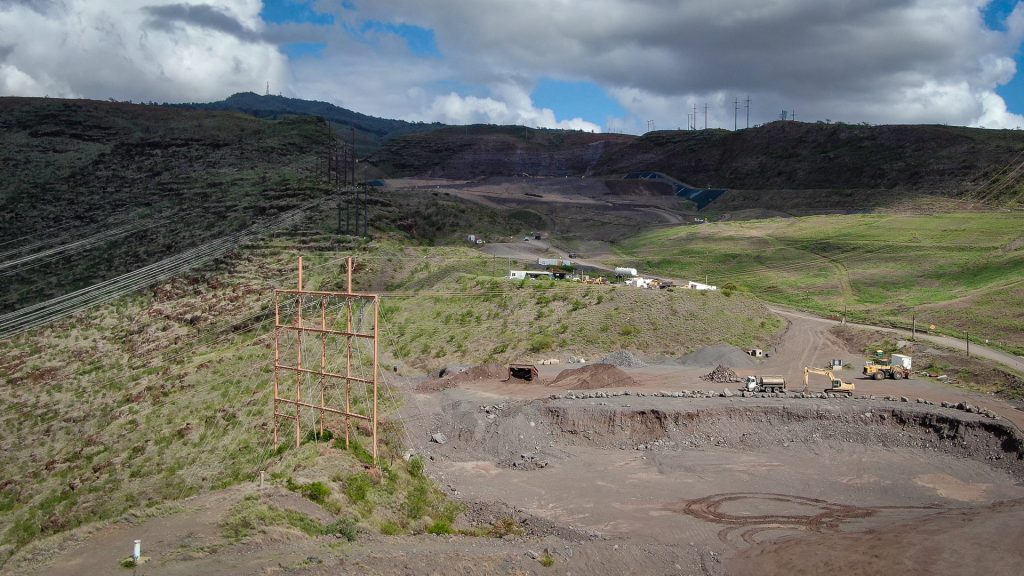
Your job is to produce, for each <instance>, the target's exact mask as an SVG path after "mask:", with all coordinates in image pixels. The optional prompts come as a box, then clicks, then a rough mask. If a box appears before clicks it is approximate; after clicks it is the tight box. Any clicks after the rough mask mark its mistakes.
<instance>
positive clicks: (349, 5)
mask: <svg viewBox="0 0 1024 576" xmlns="http://www.w3.org/2000/svg"><path fill="white" fill-rule="evenodd" d="M397 4H399V5H401V4H402V3H401V2H398V3H397ZM1016 4H1017V1H1016V0H994V1H993V2H991V3H990V4H989V5H988V6H986V7H985V8H984V10H983V11H982V18H983V21H984V26H985V27H987V28H989V29H991V30H997V31H1001V32H1006V30H1007V25H1006V21H1007V17H1008V16H1009V15H1010V14H1011V12H1012V11H1013V8H1014V7H1015V5H1016ZM366 5H368V3H366V2H359V1H358V0H346V1H344V2H342V3H340V9H339V7H338V4H337V3H335V4H333V5H331V6H333V8H334V9H335V12H334V13H331V12H321V11H318V6H325V9H329V7H326V5H322V4H318V3H317V2H316V1H314V0H308V1H307V0H265V1H264V7H263V10H262V12H261V17H262V18H263V19H264V20H265V21H266V22H268V23H270V24H271V25H287V24H293V25H294V24H302V25H309V26H316V27H324V28H329V29H331V30H332V34H335V35H340V36H346V37H347V38H346V40H348V41H355V42H359V43H361V44H364V45H365V46H367V47H369V48H370V49H372V48H373V46H374V45H375V43H377V42H379V41H380V38H381V37H382V36H388V37H391V38H398V39H401V40H402V41H403V42H404V43H405V46H406V48H407V50H408V53H409V55H410V56H412V57H414V58H419V59H422V60H423V61H424V62H425V63H426V64H425V65H428V66H429V65H431V64H430V62H431V61H433V62H434V64H435V65H436V64H443V63H446V62H448V61H450V60H451V59H452V57H464V55H459V54H450V53H449V54H446V53H445V52H444V50H443V49H442V48H441V47H439V42H438V38H437V35H438V31H436V30H434V29H433V28H431V27H429V26H428V25H426V24H422V25H421V24H414V23H411V21H412V20H413V19H412V18H405V17H393V18H389V17H391V16H393V14H387V13H383V14H382V15H383V17H382V18H378V17H376V14H378V13H379V12H378V13H375V14H374V15H368V16H366V17H365V18H360V17H359V16H360V14H361V12H362V11H363V10H364V8H365V6H366ZM523 9H524V10H525V9H526V6H525V5H524V7H523ZM339 19H340V20H341V21H340V22H339ZM328 42H329V40H328V41H292V42H286V43H282V44H281V45H280V48H281V50H282V51H283V52H284V53H285V54H287V55H288V57H289V58H290V59H292V60H301V59H309V58H320V57H322V53H323V50H324V49H325V48H326V46H327V44H328ZM442 45H443V43H442ZM1011 56H1012V58H1013V59H1014V60H1015V61H1016V62H1017V66H1018V67H1019V68H1024V58H1022V55H1021V53H1020V50H1019V48H1018V49H1017V50H1015V51H1013V54H1012V55H1011ZM553 58H557V55H553ZM516 73H517V75H518V76H520V78H519V81H518V84H519V85H520V87H522V88H523V90H524V92H525V93H526V94H527V95H528V96H529V99H530V101H531V104H532V106H533V107H534V108H536V109H549V110H550V111H553V113H554V117H555V118H556V119H557V120H564V119H569V118H579V119H583V120H586V121H588V122H590V123H592V124H593V125H596V126H599V127H601V128H602V129H608V128H615V127H617V125H622V123H623V121H624V119H627V118H629V117H630V116H631V115H632V116H633V118H632V121H633V123H634V127H635V126H636V125H638V124H639V123H640V121H641V117H638V116H636V114H635V113H631V111H630V110H627V108H626V107H625V106H624V105H623V102H628V101H629V93H628V92H629V87H618V88H619V89H618V90H617V91H616V90H615V88H616V87H612V89H611V90H610V89H609V87H608V85H607V84H602V83H601V82H600V81H598V80H595V79H591V78H587V77H586V76H585V75H579V76H576V77H574V76H573V75H565V74H558V73H556V71H554V70H537V71H536V73H535V74H530V73H529V72H526V73H525V74H524V72H523V71H516ZM522 76H525V78H523V77H522ZM451 87H454V88H453V90H454V91H453V92H451V94H456V93H457V95H458V97H459V98H461V99H462V100H460V101H462V102H465V101H467V100H468V101H471V102H472V103H473V104H474V105H476V106H478V107H484V106H486V105H488V104H490V102H486V101H485V100H486V98H487V97H486V95H487V93H488V90H487V89H486V88H485V87H483V86H481V85H478V84H476V83H474V82H473V81H472V79H470V78H465V77H454V78H444V79H439V80H437V81H436V82H435V83H434V84H433V85H432V88H434V89H437V90H439V91H440V92H443V91H444V90H446V89H448V88H451ZM993 88H994V91H995V93H996V94H998V95H999V96H1001V97H1002V99H1003V100H1004V101H1005V106H1006V109H1007V110H1008V112H1011V113H1021V112H1024V74H1016V75H1015V76H1014V77H1013V79H1012V80H1010V81H1009V82H1007V83H1005V84H1003V85H1000V86H998V87H993ZM750 91H751V90H747V91H744V92H743V93H740V92H739V91H738V90H737V91H736V93H735V94H734V95H731V96H732V98H734V97H736V96H739V97H740V98H741V99H742V98H743V97H744V96H745V95H746V94H747V93H749V92H750ZM451 94H450V95H451ZM450 95H449V96H450ZM656 96H661V95H656ZM712 96H713V102H714V105H715V106H716V111H717V112H716V122H717V125H725V126H726V127H728V124H729V122H728V120H729V116H730V113H729V112H730V110H731V109H730V108H729V106H731V103H730V100H731V99H732V98H730V95H724V96H723V95H722V94H715V95H711V94H708V95H706V96H705V97H703V98H700V97H697V96H694V97H693V98H692V99H691V100H690V101H689V102H686V103H685V104H683V103H682V102H676V104H675V105H676V106H677V107H678V108H683V109H686V110H689V109H691V106H692V105H693V104H696V105H697V106H698V108H699V109H701V110H703V105H704V104H705V103H707V101H708V99H710V98H711V97H712ZM761 100H762V98H756V99H755V101H761ZM449 101H451V102H456V101H455V100H453V99H451V98H449ZM781 108H782V109H786V108H787V104H786V103H783V104H782V106H781ZM788 108H789V109H792V108H798V109H802V110H803V111H805V112H806V109H807V106H806V105H804V103H803V102H799V101H793V99H790V100H788ZM723 109H724V111H723ZM777 114H778V112H777V111H776V110H772V111H771V112H770V116H769V117H768V118H765V116H766V114H765V113H763V112H762V113H761V118H760V119H761V120H762V121H763V120H766V119H771V118H772V117H775V116H776V115H777ZM648 115H651V116H652V115H653V114H648ZM672 116H673V117H672V118H670V119H665V118H661V119H659V120H660V123H661V125H662V126H663V127H665V128H670V127H675V126H683V125H686V121H685V114H684V113H683V112H679V111H675V112H673V113H672ZM835 116H839V114H835ZM804 117H805V118H806V116H804ZM810 119H813V117H812V118H810ZM428 120H429V118H428ZM442 120H444V119H442ZM448 120H449V121H451V119H448ZM874 120H875V121H877V119H874ZM643 122H644V123H646V120H643ZM658 123H659V122H658V121H655V124H656V125H657V124H658ZM701 123H702V122H701ZM712 124H715V122H713V123H712Z"/></svg>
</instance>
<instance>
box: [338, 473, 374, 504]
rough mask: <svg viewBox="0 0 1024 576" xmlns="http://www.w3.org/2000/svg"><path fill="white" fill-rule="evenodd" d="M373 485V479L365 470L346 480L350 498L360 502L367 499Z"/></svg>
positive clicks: (346, 490)
mask: <svg viewBox="0 0 1024 576" xmlns="http://www.w3.org/2000/svg"><path fill="white" fill-rule="evenodd" d="M372 487H373V479H372V478H370V476H369V475H368V474H367V473H365V472H359V473H357V474H353V475H351V476H349V477H348V480H346V481H345V494H346V495H347V496H348V498H349V500H351V501H352V502H355V503H358V502H362V501H363V500H366V497H367V496H368V495H369V494H370V489H371V488H372Z"/></svg>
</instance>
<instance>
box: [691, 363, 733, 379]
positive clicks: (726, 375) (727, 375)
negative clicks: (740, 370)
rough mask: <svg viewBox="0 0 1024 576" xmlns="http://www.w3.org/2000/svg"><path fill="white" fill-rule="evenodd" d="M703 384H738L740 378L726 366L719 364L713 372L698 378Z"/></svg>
mask: <svg viewBox="0 0 1024 576" xmlns="http://www.w3.org/2000/svg"><path fill="white" fill-rule="evenodd" d="M700 379H701V380H704V381H705V382H739V381H740V377H739V376H737V375H736V373H735V372H733V371H732V368H729V367H728V366H722V365H721V364H719V365H718V366H717V367H716V368H715V369H714V370H712V371H711V372H708V373H707V374H705V375H703V376H701V377H700Z"/></svg>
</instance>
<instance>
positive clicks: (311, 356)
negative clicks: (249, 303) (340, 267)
mask: <svg viewBox="0 0 1024 576" xmlns="http://www.w3.org/2000/svg"><path fill="white" fill-rule="evenodd" d="M346 268H347V278H346V284H345V286H346V291H345V292H318V291H310V290H304V289H303V285H302V258H301V257H300V258H299V285H298V289H297V290H274V447H275V448H276V447H278V446H279V445H280V442H281V421H282V420H292V421H293V422H294V425H295V446H296V448H297V447H299V446H300V445H301V444H302V434H303V429H304V428H307V429H308V430H311V431H318V432H319V437H321V438H322V437H323V435H324V431H325V430H330V431H331V433H332V434H335V435H338V436H340V433H341V432H342V430H341V428H344V430H343V432H344V436H345V447H346V448H347V447H349V445H350V442H351V439H350V434H351V429H352V420H357V421H362V422H366V423H368V424H369V427H370V435H371V437H372V443H373V446H372V454H373V461H374V464H376V463H377V375H378V372H377V362H378V349H377V343H378V337H377V336H378V325H379V319H380V295H378V294H362V293H356V292H353V291H352V258H351V257H350V258H348V259H347V260H346ZM342 327H343V329H342ZM361 344H362V346H361ZM366 348H371V349H372V351H368V350H366ZM367 372H369V374H367ZM292 375H294V378H293V377H292Z"/></svg>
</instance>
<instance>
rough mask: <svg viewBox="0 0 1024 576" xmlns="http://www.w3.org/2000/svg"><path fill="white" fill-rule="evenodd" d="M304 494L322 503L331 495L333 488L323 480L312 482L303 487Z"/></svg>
mask: <svg viewBox="0 0 1024 576" xmlns="http://www.w3.org/2000/svg"><path fill="white" fill-rule="evenodd" d="M302 495H303V496H305V497H306V498H309V499H310V500H312V501H313V502H319V503H322V502H323V501H324V500H327V499H328V498H329V497H330V496H331V489H330V488H328V487H327V485H326V484H324V483H323V482H310V483H309V484H306V485H305V486H303V487H302Z"/></svg>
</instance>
